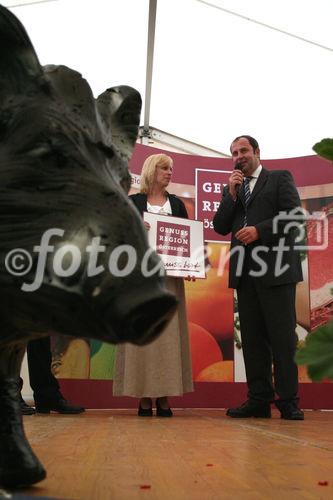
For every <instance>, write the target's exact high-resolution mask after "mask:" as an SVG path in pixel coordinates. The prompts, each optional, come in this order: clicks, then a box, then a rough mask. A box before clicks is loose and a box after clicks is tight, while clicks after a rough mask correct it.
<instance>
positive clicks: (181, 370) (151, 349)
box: [113, 154, 193, 417]
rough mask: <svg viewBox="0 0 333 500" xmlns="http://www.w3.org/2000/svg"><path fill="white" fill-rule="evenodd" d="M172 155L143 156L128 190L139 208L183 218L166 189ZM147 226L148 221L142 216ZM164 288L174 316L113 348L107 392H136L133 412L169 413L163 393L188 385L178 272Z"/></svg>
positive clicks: (190, 385)
mask: <svg viewBox="0 0 333 500" xmlns="http://www.w3.org/2000/svg"><path fill="white" fill-rule="evenodd" d="M172 167H173V161H172V158H170V157H169V156H167V155H165V154H155V155H151V156H149V157H148V158H147V159H146V161H145V162H144V164H143V167H142V172H141V179H140V193H138V194H134V195H132V196H130V198H131V200H132V201H133V203H134V205H135V206H136V208H137V209H138V210H139V212H140V214H141V215H143V212H151V213H157V214H163V215H174V216H176V217H184V218H186V219H187V218H188V215H187V211H186V208H185V205H184V203H183V202H182V201H181V200H180V199H179V198H177V196H175V195H172V194H169V193H168V192H167V190H166V189H167V187H168V185H169V183H170V181H171V176H172ZM144 224H145V227H146V229H147V230H148V231H149V229H150V226H149V224H148V223H147V222H144ZM166 281H167V288H168V290H169V291H170V292H172V293H173V294H174V295H175V296H176V297H177V299H178V302H179V303H178V309H177V312H176V313H175V315H174V317H173V318H172V320H171V321H170V323H169V324H168V326H167V327H166V328H165V330H164V331H163V332H162V334H161V335H160V336H159V337H158V338H157V339H156V340H154V341H153V342H152V343H151V344H148V345H146V346H135V345H133V344H122V345H120V346H118V348H117V356H116V362H115V373H114V378H113V394H114V395H115V396H132V397H136V398H140V404H139V409H138V415H139V416H141V417H151V416H152V415H153V398H154V399H156V416H158V417H171V416H172V410H171V408H170V406H169V402H168V396H181V395H183V394H184V393H185V392H191V391H193V382H192V369H191V355H190V346H189V336H188V328H187V318H186V307H185V293H184V283H183V279H182V278H172V277H167V278H166Z"/></svg>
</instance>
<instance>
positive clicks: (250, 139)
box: [230, 135, 259, 152]
mask: <svg viewBox="0 0 333 500" xmlns="http://www.w3.org/2000/svg"><path fill="white" fill-rule="evenodd" d="M239 139H247V140H248V141H249V143H250V144H251V146H252V148H253V152H255V150H256V149H258V148H259V144H258V141H257V140H256V139H255V138H254V137H251V136H250V135H239V136H238V137H236V138H235V139H234V140H233V141H232V143H231V144H233V143H234V142H236V141H238V140H239ZM230 151H231V146H230Z"/></svg>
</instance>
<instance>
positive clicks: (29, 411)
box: [20, 397, 36, 415]
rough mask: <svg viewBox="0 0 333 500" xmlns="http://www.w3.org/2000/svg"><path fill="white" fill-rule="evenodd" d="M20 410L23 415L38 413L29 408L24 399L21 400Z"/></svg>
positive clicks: (31, 407)
mask: <svg viewBox="0 0 333 500" xmlns="http://www.w3.org/2000/svg"><path fill="white" fill-rule="evenodd" d="M20 408H21V413H22V415H34V414H35V413H36V410H35V408H33V406H29V405H28V404H27V403H26V402H25V401H24V399H23V398H22V397H21V398H20Z"/></svg>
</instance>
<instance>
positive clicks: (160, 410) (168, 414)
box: [156, 399, 173, 417]
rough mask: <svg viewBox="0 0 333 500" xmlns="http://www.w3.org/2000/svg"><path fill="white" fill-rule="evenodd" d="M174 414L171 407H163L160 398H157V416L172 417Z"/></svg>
mask: <svg viewBox="0 0 333 500" xmlns="http://www.w3.org/2000/svg"><path fill="white" fill-rule="evenodd" d="M172 415H173V413H172V410H171V408H166V409H165V408H161V407H160V402H159V400H158V399H156V417H172Z"/></svg>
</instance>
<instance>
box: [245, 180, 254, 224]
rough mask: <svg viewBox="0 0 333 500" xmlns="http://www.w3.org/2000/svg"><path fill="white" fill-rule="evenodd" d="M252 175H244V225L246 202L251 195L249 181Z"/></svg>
mask: <svg viewBox="0 0 333 500" xmlns="http://www.w3.org/2000/svg"><path fill="white" fill-rule="evenodd" d="M251 179H252V177H251V176H250V177H245V179H244V197H245V215H244V226H243V227H245V226H247V204H248V203H249V199H250V196H251V191H250V181H251Z"/></svg>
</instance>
